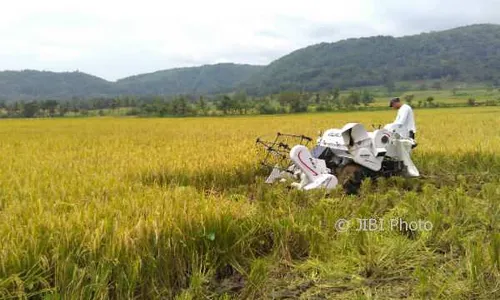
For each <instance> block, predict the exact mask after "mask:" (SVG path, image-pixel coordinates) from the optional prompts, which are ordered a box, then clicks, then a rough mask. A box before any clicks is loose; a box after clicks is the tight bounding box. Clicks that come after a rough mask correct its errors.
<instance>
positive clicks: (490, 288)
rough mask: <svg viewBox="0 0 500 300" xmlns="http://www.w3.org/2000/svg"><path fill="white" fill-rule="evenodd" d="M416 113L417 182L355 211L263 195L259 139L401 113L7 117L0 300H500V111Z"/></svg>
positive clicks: (353, 203)
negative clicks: (344, 225) (411, 226)
mask: <svg viewBox="0 0 500 300" xmlns="http://www.w3.org/2000/svg"><path fill="white" fill-rule="evenodd" d="M415 114H416V121H417V127H418V132H417V140H418V143H419V146H418V147H417V148H416V149H415V152H414V156H413V157H414V161H415V164H416V165H417V167H418V168H419V170H420V172H421V173H422V174H423V178H421V179H403V178H391V179H388V180H380V181H377V182H376V183H374V182H369V181H365V182H364V183H363V187H362V191H361V194H360V195H359V196H347V195H345V194H344V193H343V192H342V191H341V189H338V190H335V191H334V192H333V193H332V194H330V195H325V194H324V193H323V192H321V191H313V192H300V191H295V190H289V189H287V188H286V187H285V186H281V185H274V186H269V185H267V184H265V183H263V180H264V178H265V174H263V172H262V171H261V170H260V169H259V166H258V164H257V159H258V157H257V152H256V148H255V147H254V142H255V138H256V137H258V136H262V135H274V134H275V133H276V132H278V131H279V132H286V133H303V134H305V135H309V136H312V137H316V135H317V133H318V130H320V129H327V128H332V127H341V126H342V125H344V124H345V123H347V122H361V123H363V124H365V126H366V127H368V128H370V125H371V124H379V123H380V124H385V123H389V122H392V120H393V119H394V117H395V112H394V111H383V112H357V113H336V114H335V113H329V114H304V115H287V116H253V117H233V118H179V119H139V118H87V119H42V120H40V119H39V120H1V122H0V140H1V142H0V153H1V154H2V155H0V237H1V243H0V299H495V298H496V299H498V298H500V150H499V149H500V108H495V107H489V108H483V107H481V108H454V109H434V110H426V109H422V110H416V111H415ZM360 218H370V219H371V218H373V219H377V220H392V219H395V218H397V219H401V220H403V221H405V222H417V221H419V220H423V221H426V222H430V223H432V229H431V230H426V231H409V230H403V229H401V228H398V229H394V228H392V229H391V230H374V231H366V230H361V231H358V230H353V228H354V227H351V228H350V230H346V231H340V230H338V229H339V228H338V227H337V228H336V226H335V225H336V222H337V221H338V220H339V219H345V220H346V221H347V222H348V224H350V225H351V226H352V225H355V224H356V222H357V220H358V219H360Z"/></svg>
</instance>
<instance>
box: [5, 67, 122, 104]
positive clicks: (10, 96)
mask: <svg viewBox="0 0 500 300" xmlns="http://www.w3.org/2000/svg"><path fill="white" fill-rule="evenodd" d="M114 92H115V91H114V87H113V84H112V83H110V82H108V81H106V80H104V79H102V78H99V77H95V76H92V75H88V74H85V73H82V72H64V73H56V72H46V71H34V70H25V71H3V72H0V98H1V99H7V100H19V99H24V100H30V99H65V98H66V99H68V98H72V97H99V96H103V95H111V94H113V93H114Z"/></svg>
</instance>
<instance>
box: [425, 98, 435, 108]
mask: <svg viewBox="0 0 500 300" xmlns="http://www.w3.org/2000/svg"><path fill="white" fill-rule="evenodd" d="M425 101H427V105H428V106H432V104H433V101H434V97H432V96H429V97H427V99H425Z"/></svg>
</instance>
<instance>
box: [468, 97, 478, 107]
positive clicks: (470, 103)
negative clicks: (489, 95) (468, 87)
mask: <svg viewBox="0 0 500 300" xmlns="http://www.w3.org/2000/svg"><path fill="white" fill-rule="evenodd" d="M467 105H469V106H476V99H474V98H469V99H468V100H467Z"/></svg>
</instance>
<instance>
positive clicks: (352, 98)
mask: <svg viewBox="0 0 500 300" xmlns="http://www.w3.org/2000/svg"><path fill="white" fill-rule="evenodd" d="M360 103H361V95H360V94H359V93H358V92H356V91H351V92H350V93H349V96H348V97H347V103H346V104H347V106H352V105H359V104H360Z"/></svg>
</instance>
